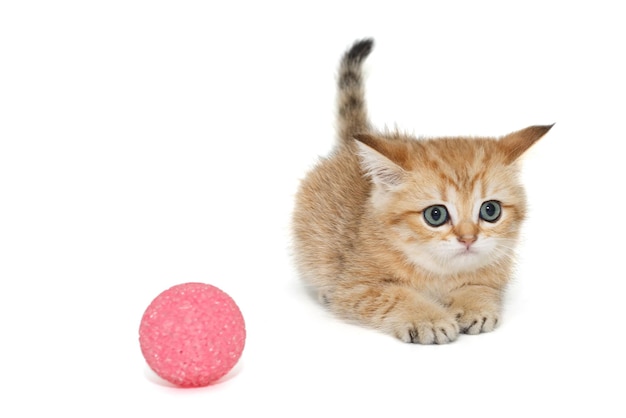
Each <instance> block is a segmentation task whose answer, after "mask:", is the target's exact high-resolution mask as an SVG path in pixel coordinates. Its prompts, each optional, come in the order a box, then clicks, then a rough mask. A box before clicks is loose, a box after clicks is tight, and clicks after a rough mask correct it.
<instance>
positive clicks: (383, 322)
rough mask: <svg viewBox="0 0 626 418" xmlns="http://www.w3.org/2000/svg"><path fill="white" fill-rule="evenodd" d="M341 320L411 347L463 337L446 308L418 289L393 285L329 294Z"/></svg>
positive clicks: (363, 286) (340, 289)
mask: <svg viewBox="0 0 626 418" xmlns="http://www.w3.org/2000/svg"><path fill="white" fill-rule="evenodd" d="M325 300H326V302H327V305H328V307H329V308H330V309H331V310H332V311H333V312H335V313H336V314H338V315H339V316H341V317H343V318H346V319H349V320H355V321H357V322H360V323H362V324H365V325H368V326H371V327H373V328H376V329H380V330H382V331H384V332H386V333H388V334H391V335H393V336H395V337H397V338H399V339H400V340H402V341H404V342H407V343H420V344H445V343H449V342H451V341H454V340H455V339H456V338H457V336H458V335H459V331H460V330H459V325H458V323H457V321H456V319H455V317H454V315H453V314H451V313H450V312H449V311H448V310H446V309H445V308H444V307H443V306H442V305H440V304H438V303H436V302H434V301H432V300H429V299H428V298H426V297H425V296H423V295H421V294H420V293H418V292H417V291H415V290H414V289H411V288H408V287H405V286H401V285H395V284H393V285H391V284H384V285H383V284H379V285H372V284H369V283H362V284H353V285H351V286H350V287H336V288H335V289H333V291H331V292H327V293H325Z"/></svg>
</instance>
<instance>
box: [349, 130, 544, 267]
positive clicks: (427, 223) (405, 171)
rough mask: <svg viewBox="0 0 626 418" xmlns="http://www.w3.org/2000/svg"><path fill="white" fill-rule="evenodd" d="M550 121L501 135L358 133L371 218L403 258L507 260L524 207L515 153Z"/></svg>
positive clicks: (443, 263)
mask: <svg viewBox="0 0 626 418" xmlns="http://www.w3.org/2000/svg"><path fill="white" fill-rule="evenodd" d="M550 128H551V126H532V127H529V128H526V129H523V130H521V131H518V132H514V133H511V134H509V135H506V136H504V137H502V138H500V139H494V138H439V139H430V140H415V139H412V138H408V137H403V136H401V135H381V136H374V135H358V136H357V138H356V139H357V144H358V152H359V156H360V160H361V166H362V169H363V171H364V173H365V175H367V176H368V177H369V178H370V179H371V181H372V194H371V199H370V204H371V205H372V210H373V212H374V216H375V217H376V220H377V221H379V222H383V223H384V224H385V225H386V227H387V228H386V230H387V231H389V234H390V235H389V238H390V239H391V242H393V243H394V245H395V246H396V247H397V249H399V250H401V251H402V252H403V253H404V254H405V255H406V257H407V259H408V260H410V261H411V262H412V263H413V264H415V265H417V266H420V267H421V268H424V269H426V270H428V271H430V272H432V273H435V274H440V275H446V274H456V273H461V272H468V271H473V270H477V269H479V268H482V267H484V266H487V265H491V264H497V263H499V262H501V261H508V260H510V258H511V257H512V256H513V249H514V246H515V243H516V241H517V238H518V235H519V230H520V225H521V223H522V221H523V220H524V217H525V214H526V198H525V194H524V190H523V188H522V186H521V184H520V183H519V179H518V167H517V160H518V158H519V157H520V156H521V155H522V154H523V153H524V152H525V151H526V150H527V149H528V148H529V147H530V146H531V145H532V144H533V143H535V142H536V141H537V140H538V139H539V138H541V137H542V136H543V135H544V134H545V133H546V132H548V130H549V129H550Z"/></svg>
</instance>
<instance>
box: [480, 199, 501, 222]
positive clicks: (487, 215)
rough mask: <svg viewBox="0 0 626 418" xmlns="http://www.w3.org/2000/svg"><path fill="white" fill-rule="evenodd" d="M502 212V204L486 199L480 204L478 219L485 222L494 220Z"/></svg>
mask: <svg viewBox="0 0 626 418" xmlns="http://www.w3.org/2000/svg"><path fill="white" fill-rule="evenodd" d="M501 214H502V206H500V202H498V201H496V200H488V201H486V202H484V203H483V204H482V205H481V206H480V219H483V220H485V221H487V222H495V221H497V220H498V219H499V218H500V215H501Z"/></svg>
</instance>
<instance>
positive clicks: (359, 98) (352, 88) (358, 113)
mask: <svg viewBox="0 0 626 418" xmlns="http://www.w3.org/2000/svg"><path fill="white" fill-rule="evenodd" d="M373 47H374V40H373V39H363V40H360V41H357V42H355V43H354V45H352V47H351V48H350V49H349V50H348V51H346V53H345V54H344V55H343V58H342V59H341V65H340V66H339V78H338V83H337V84H338V86H337V87H338V90H339V94H338V96H339V97H338V101H339V109H338V110H339V114H338V129H339V139H340V142H341V143H344V144H345V143H349V142H351V141H352V139H353V137H354V135H355V134H357V133H366V132H368V131H369V129H370V124H369V121H368V117H367V108H366V106H365V88H364V86H363V76H362V71H361V67H362V63H363V61H364V60H365V58H367V56H368V55H369V54H370V52H372V48H373Z"/></svg>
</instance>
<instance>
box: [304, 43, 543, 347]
mask: <svg viewBox="0 0 626 418" xmlns="http://www.w3.org/2000/svg"><path fill="white" fill-rule="evenodd" d="M372 46H373V41H372V40H371V39H365V40H362V41H358V42H356V43H355V44H354V45H353V46H352V48H350V49H349V50H348V51H347V52H346V53H345V54H344V56H343V58H342V60H341V65H340V68H339V77H338V89H339V106H338V107H339V109H338V110H339V112H338V120H339V124H338V125H339V126H338V128H339V142H338V144H337V146H336V148H335V149H334V151H333V152H332V153H331V154H330V156H329V157H327V158H324V159H322V160H321V161H320V162H319V164H318V165H317V167H315V168H314V169H313V170H312V171H311V172H310V173H309V174H308V175H307V176H306V178H305V179H304V180H303V181H302V184H301V186H300V189H299V192H298V194H297V197H296V205H295V211H294V214H293V238H294V251H295V261H296V264H297V267H298V270H299V273H300V275H301V276H302V278H303V279H304V280H305V282H306V283H308V284H309V285H311V286H313V287H314V288H315V289H316V290H317V292H318V294H319V298H320V300H321V301H322V302H323V303H324V304H325V305H326V306H327V307H328V308H329V309H330V310H331V311H332V312H334V313H335V314H337V315H338V316H340V317H342V318H344V319H346V320H349V321H356V322H357V323H360V324H362V325H365V326H369V327H373V328H376V329H379V330H381V331H383V332H386V333H388V334H391V335H394V336H396V337H397V338H399V339H401V340H402V341H405V342H411V343H421V344H433V343H435V344H443V343H448V342H451V341H454V340H455V339H456V338H457V337H458V335H459V333H461V332H462V333H466V334H478V333H481V332H488V331H492V330H493V329H494V328H496V327H497V326H498V324H499V322H500V312H501V304H502V296H503V291H504V289H505V287H506V284H507V282H508V281H509V278H510V276H511V270H512V260H513V256H514V247H515V245H516V242H517V239H518V235H519V230H520V226H521V223H522V221H523V220H524V216H525V214H526V204H525V195H524V190H523V188H522V186H521V185H520V183H519V180H518V166H517V165H518V158H519V157H520V156H521V155H522V154H523V153H524V152H525V151H526V150H527V149H528V148H529V147H530V146H531V145H532V144H533V143H535V142H536V141H537V140H538V139H539V138H541V137H542V136H543V135H544V134H545V133H546V132H548V130H549V129H550V128H551V126H531V127H529V128H526V129H522V130H520V131H517V132H513V133H511V134H508V135H505V136H503V137H501V138H499V139H497V138H465V137H455V138H435V139H416V138H412V137H409V136H406V135H402V134H399V133H383V132H377V131H375V130H374V129H373V128H372V127H371V126H370V124H369V122H368V117H367V113H366V106H365V95H364V88H363V80H362V74H361V65H362V62H363V60H364V59H365V58H366V57H367V56H368V55H369V53H370V52H371V50H372Z"/></svg>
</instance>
